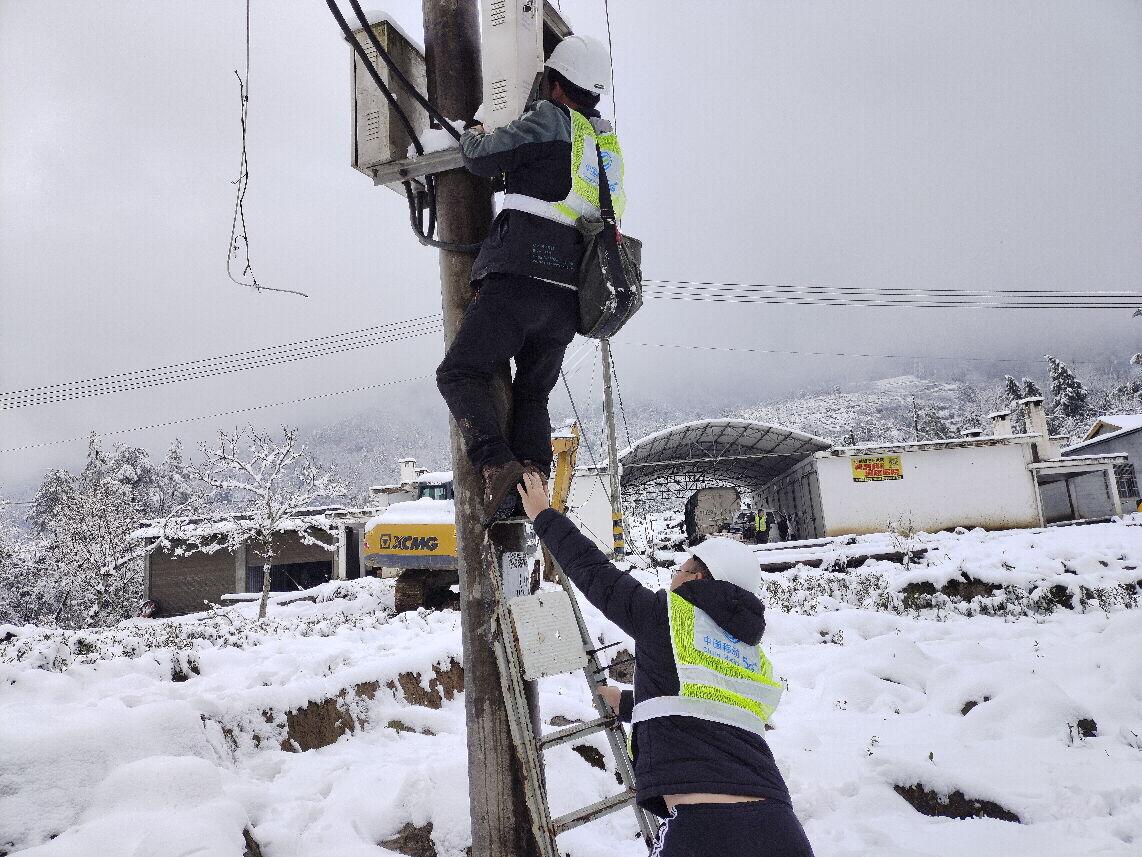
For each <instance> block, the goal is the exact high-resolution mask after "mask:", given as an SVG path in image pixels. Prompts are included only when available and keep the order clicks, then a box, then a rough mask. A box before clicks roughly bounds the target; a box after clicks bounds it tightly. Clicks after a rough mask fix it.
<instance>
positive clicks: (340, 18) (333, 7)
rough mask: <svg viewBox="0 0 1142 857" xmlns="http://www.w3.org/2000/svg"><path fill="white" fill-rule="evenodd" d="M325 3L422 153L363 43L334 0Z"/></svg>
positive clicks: (369, 29)
mask: <svg viewBox="0 0 1142 857" xmlns="http://www.w3.org/2000/svg"><path fill="white" fill-rule="evenodd" d="M325 5H326V6H328V7H329V11H330V12H332V13H333V17H334V18H335V19H336V21H337V25H338V26H339V27H340V28H341V32H342V33H343V34H344V36H345V40H346V41H347V42H348V43H349V44H350V45H352V46H353V50H354V51H355V52H356V54H357V56H358V57H360V58H361V62H362V63H364V64H365V71H367V72H368V73H369V77H371V78H372V79H373V83H375V84H376V85H377V88H378V89H379V90H380V91H381V95H383V96H384V97H385V101H387V102H388V103H389V106H390V107H391V108H392V109H393V110H395V111H396V112H397V117H398V118H399V119H400V120H401V124H402V125H404V129H405V132H406V133H407V134H408V136H409V139H410V140H412V145H413V147H414V148H415V149H416V153H417V154H418V155H423V154H424V146H422V145H421V143H420V137H418V136H417V134H416V131H415V130H414V129H413V127H412V123H411V122H410V121H409V119H408V115H407V114H406V113H405V112H404V110H402V109H401V106H400V105H399V104H397V100H396V97H395V96H394V95H393V94H392V93H391V92H390V91H389V88H388V87H387V86H385V82H384V81H383V80H381V76H380V74H379V73H378V72H377V69H376V67H375V66H374V65H373V62H372V60H370V59H369V54H368V53H367V52H366V51H365V47H364V45H362V44H361V43H360V42H358V41H357V40H356V39H355V38H353V30H352V28H351V27H350V26H349V23H348V22H347V21H346V20H345V16H344V15H342V14H341V10H340V9H339V8H338V7H337V3H336V2H335V0H325ZM365 30H366V31H367V32H368V33H369V35H371V36H373V39H374V41H375V40H376V36H375V35H374V34H373V29H372V27H369V26H366V27H365Z"/></svg>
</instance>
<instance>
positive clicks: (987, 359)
mask: <svg viewBox="0 0 1142 857" xmlns="http://www.w3.org/2000/svg"><path fill="white" fill-rule="evenodd" d="M622 344H623V345H624V346H625V345H633V346H636V347H639V348H678V349H683V350H687V351H732V352H738V351H741V352H748V353H751V354H790V355H794V356H797V357H872V358H880V359H885V360H956V361H959V360H964V361H973V362H980V363H1024V364H1025V363H1030V362H1032V361H1033V360H1034V358H1032V357H1027V358H1021V357H957V356H955V355H952V354H865V353H860V352H849V351H790V350H785V349H780V348H749V347H747V346H744V345H683V344H680V343H673V342H623V343H622ZM1102 362H1103V361H1100V360H1068V361H1067V363H1083V364H1088V365H1091V366H1096V365H1099V364H1100V363H1102Z"/></svg>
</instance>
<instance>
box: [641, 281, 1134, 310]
mask: <svg viewBox="0 0 1142 857" xmlns="http://www.w3.org/2000/svg"><path fill="white" fill-rule="evenodd" d="M644 282H645V285H646V287H647V289H646V294H647V296H648V297H653V298H662V299H667V300H708V301H715V302H728V303H768V304H802V305H836V306H861V305H867V306H876V307H896V306H910V307H929V308H943V307H967V308H994V309H1135V308H1137V307H1138V305H1139V304H1142V294H1134V293H1131V292H1090V293H1083V292H1062V291H1050V290H1043V291H1039V292H1035V293H1031V291H1030V290H1026V291H1025V292H1024V291H1018V292H1017V291H1015V290H1011V291H1007V292H1001V291H984V290H966V289H961V290H945V291H938V292H937V291H934V290H917V289H913V290H905V289H895V288H884V289H876V288H862V287H849V286H841V287H830V286H811V285H810V286H771V285H766V284H762V283H718V282H709V281H693V280H646V281H644Z"/></svg>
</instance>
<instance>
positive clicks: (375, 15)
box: [346, 9, 424, 56]
mask: <svg viewBox="0 0 1142 857" xmlns="http://www.w3.org/2000/svg"><path fill="white" fill-rule="evenodd" d="M362 11H364V13H365V20H366V21H368V22H369V26H370V27H373V26H376V25H377V24H382V23H383V24H388V25H389V26H390V27H392V28H393V29H394V30H396V31H397V32H398V33H400V35H401V37H402V38H403V39H404V40H405V41H406V42H408V43H409V44H410V45H412V46H413V47H414V48H416V49H417V51H419V52H420V55H421V56H424V45H422V44H421V43H420V41H419V40H418V39H414V38H413V37H412V36H410V35H409V33H408V30H406V29H405V28H404V27H402V26H401V25H400V24H399V23H398V22H397V20H396V19H395V18H393V16H392V15H390V14H389V13H388V12H386V11H384V10H383V9H364V10H362ZM346 20H347V21H348V22H349V26H350V27H352V28H353V29H354V30H358V29H360V27H361V22H360V21H359V20H357V16H356V15H353V16H352V17H350V18H346Z"/></svg>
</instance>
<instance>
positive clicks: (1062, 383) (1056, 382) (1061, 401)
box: [1047, 354, 1090, 419]
mask: <svg viewBox="0 0 1142 857" xmlns="http://www.w3.org/2000/svg"><path fill="white" fill-rule="evenodd" d="M1047 365H1048V367H1049V370H1050V376H1051V405H1050V410H1051V412H1052V413H1055V414H1058V415H1060V416H1062V417H1067V418H1070V419H1082V418H1084V417H1086V416H1087V415H1088V414H1089V412H1090V404H1089V397H1088V395H1087V391H1086V389H1085V388H1084V387H1083V385H1082V382H1081V381H1079V379H1078V378H1076V377H1075V376H1074V374H1073V373H1072V372H1071V370H1070V369H1068V368H1067V367H1066V365H1065V364H1064V363H1063V362H1062V361H1061V360H1058V359H1057V358H1055V357H1052V356H1051V355H1050V354H1048V355H1047Z"/></svg>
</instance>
